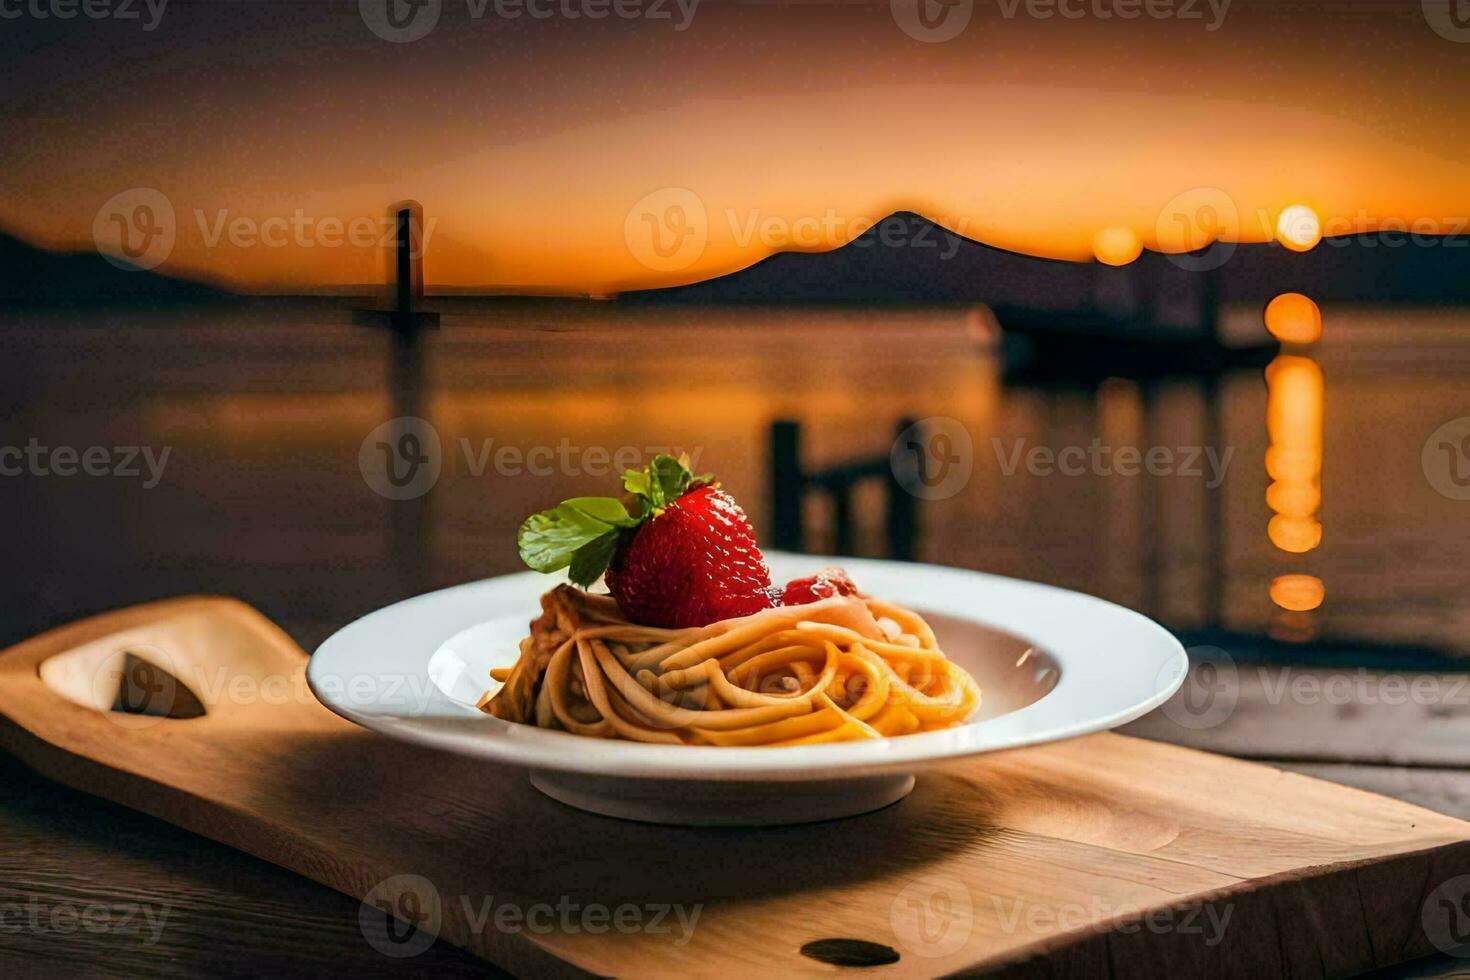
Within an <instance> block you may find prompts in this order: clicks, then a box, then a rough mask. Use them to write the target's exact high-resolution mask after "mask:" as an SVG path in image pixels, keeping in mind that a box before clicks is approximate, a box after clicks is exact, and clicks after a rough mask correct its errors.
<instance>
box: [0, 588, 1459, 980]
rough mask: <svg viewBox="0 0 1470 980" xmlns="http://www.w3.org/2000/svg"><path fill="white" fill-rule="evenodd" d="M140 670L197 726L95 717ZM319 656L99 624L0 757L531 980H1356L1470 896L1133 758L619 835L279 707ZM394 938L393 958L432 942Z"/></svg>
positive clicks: (237, 616) (1403, 830) (1394, 820)
mask: <svg viewBox="0 0 1470 980" xmlns="http://www.w3.org/2000/svg"><path fill="white" fill-rule="evenodd" d="M121 649H130V650H133V651H134V652H135V654H136V655H137V656H138V657H142V658H144V659H147V658H148V657H161V658H162V659H166V660H168V661H169V665H170V669H171V670H172V671H173V672H174V674H175V675H176V676H178V677H181V678H183V679H184V680H185V682H186V683H188V684H189V685H190V687H191V688H193V689H194V691H195V693H196V694H199V695H200V700H201V701H203V703H204V705H205V707H206V710H207V714H206V715H205V716H204V717H202V718H192V719H188V720H180V719H172V718H158V717H140V716H137V715H126V716H120V715H119V714H118V713H116V712H109V711H105V710H99V706H102V703H103V702H104V701H109V698H110V697H111V695H108V696H107V697H99V696H98V691H99V690H101V692H102V694H104V695H106V694H107V692H106V690H105V688H106V684H100V685H99V684H94V683H81V682H82V681H87V682H91V681H95V680H96V677H97V676H98V673H97V672H98V671H99V670H100V669H101V668H102V667H103V666H104V665H105V663H106V661H107V657H109V656H112V655H113V654H114V653H116V652H119V651H120V650H121ZM158 651H162V653H161V654H159V653H158ZM63 656H65V657H67V658H69V660H60V659H59V658H61V657H63ZM53 657H55V658H58V664H59V666H55V667H52V668H51V669H49V670H48V671H47V672H48V674H49V675H50V676H49V680H50V681H51V683H50V684H47V683H45V682H43V680H42V678H41V676H40V674H41V668H40V665H41V664H42V663H43V662H45V661H48V660H50V659H51V658H53ZM304 660H305V658H304V655H303V654H302V652H301V651H300V650H299V648H297V647H296V646H295V645H294V644H293V643H292V642H291V641H290V640H289V638H287V637H286V636H285V634H284V633H282V632H280V631H279V630H278V629H276V628H275V627H274V626H272V625H271V624H270V623H268V622H267V621H265V620H264V619H263V618H262V617H260V616H259V615H258V614H256V613H254V612H253V611H252V610H250V609H248V608H247V607H244V606H242V605H240V604H238V603H234V602H231V601H229V600H218V599H194V600H175V601H172V602H168V603H158V604H154V605H150V606H146V607H139V608H135V609H132V610H125V611H123V612H120V613H114V614H109V615H107V616H104V617H99V618H96V619H93V620H88V621H86V622H83V623H80V624H75V625H73V626H70V627H65V628H63V629H61V630H58V631H53V632H52V633H49V634H46V635H45V636H42V637H39V638H37V639H36V640H32V641H29V642H27V643H25V644H21V645H20V646H18V647H15V648H13V649H12V650H10V651H8V652H6V653H5V654H3V655H0V716H3V717H4V719H5V722H4V724H0V744H3V746H4V747H5V748H6V749H7V750H9V751H10V752H12V753H14V754H15V755H16V756H17V757H18V758H20V759H21V760H23V761H24V762H26V763H27V764H28V765H30V766H32V767H34V768H35V769H37V770H38V771H40V772H42V773H44V774H45V775H47V776H49V777H51V778H53V779H57V780H59V781H61V782H64V783H67V784H69V785H72V786H74V787H77V788H80V789H83V790H85V791H87V792H91V793H96V794H98V795H101V796H105V797H107V798H109V799H114V800H118V801H120V802H122V803H124V804H126V805H127V806H130V807H132V808H134V809H138V810H142V811H144V812H146V813H152V814H154V815H156V816H158V817H161V818H163V819H165V820H168V821H170V822H172V823H176V824H179V825H181V826H183V827H186V828H188V829H189V830H192V831H194V832H196V833H199V834H203V835H205V836H207V837H211V838H214V839H216V840H219V841H223V842H225V843H227V844H229V845H231V846H233V847H237V848H240V849H242V850H245V851H248V852H250V853H253V854H256V855H259V856H261V857H263V858H265V859H266V860H268V861H270V862H272V863H275V864H279V865H281V866H283V867H286V868H289V869H291V870H293V871H296V872H298V873H300V874H302V875H304V876H306V877H308V878H312V879H314V880H316V881H320V882H323V883H325V884H327V885H329V886H331V887H332V888H335V889H337V890H339V891H341V892H344V893H346V894H348V895H351V896H353V897H358V898H361V897H364V896H366V897H367V898H368V899H369V902H370V903H371V904H372V905H378V904H381V905H382V906H384V907H386V908H388V909H390V910H393V911H395V912H397V913H399V914H400V915H402V917H403V918H405V919H409V920H416V921H417V922H418V925H419V927H423V926H425V925H428V926H430V927H431V928H433V929H434V930H435V931H438V932H440V933H441V934H442V935H443V936H444V938H446V939H447V940H449V941H450V942H452V943H454V944H456V945H459V946H462V947H464V948H466V949H468V950H470V951H472V952H473V953H475V954H476V955H478V956H481V957H483V958H486V959H489V960H491V961H492V962H495V963H498V964H500V965H502V966H504V967H506V968H508V969H510V970H512V971H513V972H521V973H531V972H534V973H542V972H547V971H554V972H568V973H598V974H604V975H648V974H660V973H661V974H673V973H693V974H699V975H711V974H729V973H731V972H735V973H748V972H751V971H753V970H761V971H779V972H782V973H792V972H811V973H826V972H830V971H831V970H832V969H833V967H831V966H829V965H827V964H824V963H820V962H818V961H816V960H813V959H810V958H807V957H805V956H803V955H802V953H801V952H800V950H801V948H802V947H803V946H804V945H806V944H809V943H812V942H814V941H819V940H825V939H856V940H864V941H867V942H870V943H874V944H878V945H880V946H885V947H889V948H891V949H892V950H893V951H895V952H896V953H897V954H898V956H899V959H898V960H897V962H894V963H892V964H890V965H888V966H885V967H880V968H875V969H872V970H865V971H864V972H865V973H866V972H872V973H883V972H889V973H893V974H895V975H897V974H904V975H935V974H939V973H946V972H954V971H969V970H994V971H999V972H1008V973H1015V974H1017V975H1026V974H1029V973H1047V972H1052V971H1058V970H1060V971H1064V972H1070V971H1089V972H1091V971H1094V970H1111V971H1113V972H1132V971H1133V970H1150V971H1154V970H1187V969H1196V970H1197V969H1204V968H1208V969H1209V970H1210V971H1211V972H1216V973H1227V974H1228V973H1236V974H1239V975H1263V974H1264V975H1270V974H1276V973H1282V972H1287V973H1293V974H1295V973H1303V974H1308V975H1323V974H1329V975H1340V974H1344V973H1351V972H1354V971H1359V970H1364V969H1370V968H1373V967H1381V966H1387V965H1389V964H1393V963H1398V962H1401V961H1403V960H1407V959H1411V958H1413V957H1417V956H1422V955H1425V954H1427V953H1431V952H1433V951H1434V946H1433V945H1432V944H1431V942H1430V939H1429V937H1427V936H1426V935H1425V934H1424V928H1423V925H1422V924H1421V911H1422V909H1423V908H1424V907H1425V900H1426V898H1427V897H1428V896H1429V894H1430V893H1431V892H1432V891H1433V890H1434V889H1435V888H1436V887H1437V886H1438V885H1440V884H1442V883H1444V882H1446V881H1449V880H1450V879H1452V878H1454V877H1456V876H1458V875H1462V874H1466V873H1470V845H1467V844H1466V843H1465V842H1466V840H1467V830H1470V826H1467V825H1466V824H1464V823H1462V822H1460V821H1458V820H1454V819H1452V818H1449V817H1444V816H1441V815H1438V814H1434V813H1431V812H1429V811H1426V810H1422V809H1419V808H1417V807H1414V806H1411V805H1409V804H1405V803H1401V802H1397V801H1393V800H1388V799H1384V798H1382V797H1377V796H1373V795H1370V794H1367V793H1362V792H1358V791H1356V790H1351V789H1346V788H1342V787H1338V786H1333V785H1331V784H1328V783H1324V782H1321V781H1318V780H1314V779H1310V778H1307V777H1304V776H1301V775H1298V774H1294V773H1285V772H1281V771H1279V770H1276V769H1271V768H1268V767H1265V766H1260V765H1256V764H1251V763H1245V762H1239V761H1235V760H1229V759H1223V758H1219V757H1215V756H1210V755H1206V754H1203V753H1198V752H1193V751H1190V750H1187V749H1180V748H1175V747H1170V746H1165V745H1159V744H1154V743H1148V742H1143V741H1139V740H1136V739H1130V738H1125V737H1121V736H1116V735H1099V736H1092V737H1089V738H1085V739H1079V740H1075V741H1072V742H1067V743H1061V744H1057V745H1051V746H1045V747H1040V748H1034V749H1027V750H1020V751H1015V752H1010V753H1003V754H998V755H992V756H985V757H981V758H978V759H975V760H969V761H966V762H962V763H957V764H953V765H950V766H948V767H946V768H943V769H940V770H935V771H932V772H929V773H926V774H925V775H924V776H923V777H922V778H921V780H920V784H919V786H918V788H917V789H916V790H915V792H914V794H913V795H912V796H911V797H910V798H909V799H907V800H905V801H904V802H902V803H900V804H898V805H896V806H893V807H890V808H888V809H887V810H884V811H881V812H879V813H876V814H871V815H869V816H866V817H862V818H856V819H853V820H846V821H836V822H832V823H828V824H820V825H814V826H808V827H796V828H779V829H771V830H759V831H731V830H709V829H704V830H701V829H688V828H660V827H651V826H646V825H641V824H631V823H624V822H619V821H615V820H610V819H606V818H600V817H595V816H590V815H587V814H583V813H579V812H576V811H572V810H569V809H567V808H564V807H561V806H559V805H558V804H555V803H553V802H551V801H549V800H546V799H544V798H542V797H541V796H540V795H539V794H537V793H536V792H535V791H534V790H533V789H531V788H530V787H529V786H528V785H527V783H526V781H525V775H524V773H522V772H518V771H514V770H508V769H502V768H499V767H494V766H488V765H485V764H483V763H479V762H474V761H471V760H466V759H459V758H455V757H451V756H445V755H435V754H431V753H428V752H425V751H423V750H420V749H417V748H414V747H411V746H407V745H402V744H398V743H393V742H390V741H387V740H384V739H381V738H378V737H375V736H372V735H370V734H368V733H366V732H363V731H360V730H358V729H356V728H354V727H353V726H351V725H349V724H347V723H346V722H343V721H341V720H340V719H338V718H336V717H335V716H334V715H331V714H330V713H329V712H327V711H326V710H325V709H323V708H321V707H320V706H319V705H317V704H316V703H315V702H314V701H313V700H311V699H310V697H309V695H306V696H304V697H302V696H297V695H295V694H291V693H288V694H286V695H285V696H284V697H276V696H274V695H271V696H263V695H262V694H261V692H264V691H267V690H269V691H275V690H277V689H278V686H279V689H280V690H283V691H287V692H292V691H296V690H300V691H304V686H303V687H300V688H298V687H297V686H296V685H297V684H298V683H299V677H300V673H301V671H302V668H303V666H304ZM104 673H105V671H104ZM277 682H279V685H278V684H277ZM201 688H203V690H201ZM57 689H62V690H67V691H69V692H70V695H71V696H72V697H73V698H74V700H66V699H64V698H62V697H61V696H59V695H58V694H56V693H55V691H56V690H57ZM88 692H90V694H89V693H88ZM211 692H212V693H211ZM115 693H116V692H115V690H114V691H113V692H112V694H113V695H115ZM89 698H91V699H93V700H95V701H96V703H95V704H92V705H91V706H87V704H85V703H84V702H87V701H88V700H89ZM79 702H83V703H79ZM404 876H414V877H412V878H406V877H404ZM84 894H85V890H84V888H83V889H82V890H81V891H79V896H80V895H84ZM659 910H662V912H663V914H662V916H661V918H660V923H659V926H660V927H657V928H656V927H655V926H654V925H653V924H652V918H653V915H654V914H656V913H657V912H658V911H659ZM543 911H544V912H545V914H544V915H541V916H539V917H538V915H537V913H538V912H543ZM435 912H437V915H435V914H433V913H435ZM696 915H697V918H694V917H695V916H696ZM383 919H384V922H382V923H380V924H379V927H381V928H382V929H384V930H386V934H385V935H386V938H383V937H379V939H378V945H381V944H382V943H385V942H386V943H389V944H397V945H398V947H399V948H404V949H406V948H408V946H411V945H413V944H414V943H415V942H416V939H415V936H416V933H415V931H414V930H410V929H396V928H395V929H389V927H388V926H387V925H386V917H385V916H384V917H383ZM363 921H364V923H367V924H366V925H364V929H365V930H369V929H371V928H373V926H372V925H371V923H372V922H373V921H374V917H373V915H372V914H371V913H368V914H366V915H365V917H364V920H363ZM547 923H550V925H549V926H547ZM365 934H366V933H365ZM375 948H376V947H375ZM446 972H452V971H446Z"/></svg>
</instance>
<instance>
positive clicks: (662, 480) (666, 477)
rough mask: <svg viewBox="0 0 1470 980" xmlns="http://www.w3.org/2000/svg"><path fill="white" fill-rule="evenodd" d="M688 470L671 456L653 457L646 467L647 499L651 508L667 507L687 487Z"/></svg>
mask: <svg viewBox="0 0 1470 980" xmlns="http://www.w3.org/2000/svg"><path fill="white" fill-rule="evenodd" d="M691 476H693V474H691V473H690V472H689V469H688V468H687V467H686V466H685V465H684V464H683V463H681V462H679V461H678V460H677V459H675V458H674V457H672V456H655V457H653V462H652V463H650V464H649V466H648V477H649V480H648V482H649V490H650V493H649V497H650V498H651V499H652V502H653V506H655V507H667V506H668V505H669V504H671V503H673V502H674V501H675V500H677V499H679V496H680V495H681V494H682V493H683V492H684V491H685V489H687V488H688V486H689V480H690V477H691Z"/></svg>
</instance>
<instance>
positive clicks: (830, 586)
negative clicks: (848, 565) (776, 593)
mask: <svg viewBox="0 0 1470 980" xmlns="http://www.w3.org/2000/svg"><path fill="white" fill-rule="evenodd" d="M838 595H857V586H856V585H853V584H852V579H850V578H848V577H847V573H846V572H845V571H843V570H842V569H840V568H838V567H837V566H835V565H831V566H828V567H827V568H824V569H822V570H821V571H820V572H818V573H817V574H815V575H809V576H807V577H806V578H794V579H792V580H791V581H790V582H787V583H786V589H785V591H783V592H782V593H781V605H783V606H804V605H806V604H807V603H808V602H818V601H820V600H822V599H830V598H832V597H833V596H838Z"/></svg>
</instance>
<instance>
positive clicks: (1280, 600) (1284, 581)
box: [1271, 575, 1327, 612]
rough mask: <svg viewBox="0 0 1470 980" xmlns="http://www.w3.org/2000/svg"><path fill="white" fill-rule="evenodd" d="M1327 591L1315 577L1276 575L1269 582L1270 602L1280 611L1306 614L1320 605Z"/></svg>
mask: <svg viewBox="0 0 1470 980" xmlns="http://www.w3.org/2000/svg"><path fill="white" fill-rule="evenodd" d="M1326 596H1327V589H1326V588H1325V587H1324V586H1323V585H1322V580H1321V579H1319V578H1318V577H1317V576H1315V575H1278V576H1276V578H1274V579H1272V580H1271V601H1272V602H1274V603H1276V605H1278V606H1280V607H1281V608H1282V609H1290V610H1292V611H1293V612H1308V611H1310V610H1312V609H1316V608H1317V607H1318V606H1320V605H1322V600H1323V599H1324V598H1326Z"/></svg>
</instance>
